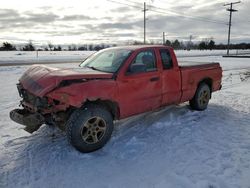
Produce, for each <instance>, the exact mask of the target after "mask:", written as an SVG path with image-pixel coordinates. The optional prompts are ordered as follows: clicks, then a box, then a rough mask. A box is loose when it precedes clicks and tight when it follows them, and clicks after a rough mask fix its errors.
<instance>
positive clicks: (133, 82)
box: [118, 49, 161, 118]
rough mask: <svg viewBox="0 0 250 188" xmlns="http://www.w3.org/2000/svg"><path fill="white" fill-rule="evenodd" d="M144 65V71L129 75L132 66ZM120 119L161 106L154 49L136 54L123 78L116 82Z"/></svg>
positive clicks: (158, 74) (158, 72) (159, 82)
mask: <svg viewBox="0 0 250 188" xmlns="http://www.w3.org/2000/svg"><path fill="white" fill-rule="evenodd" d="M137 63H138V64H141V63H143V64H145V65H146V70H145V72H141V73H131V72H130V66H131V65H132V64H137ZM118 89H119V104H120V110H121V112H120V114H121V117H122V118H123V117H127V116H130V115H134V114H138V113H142V112H146V111H150V110H153V109H156V108H158V107H159V106H160V105H161V77H160V71H159V67H158V65H157V59H156V54H155V50H154V49H147V50H142V51H140V52H138V53H137V54H136V56H135V57H134V59H133V60H132V61H131V63H130V65H129V67H128V68H127V70H126V71H125V74H124V76H123V77H122V78H121V79H120V80H119V81H118Z"/></svg>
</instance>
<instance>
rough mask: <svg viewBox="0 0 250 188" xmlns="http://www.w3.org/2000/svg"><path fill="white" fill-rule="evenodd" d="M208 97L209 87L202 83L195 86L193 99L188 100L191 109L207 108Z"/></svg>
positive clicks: (209, 95)
mask: <svg viewBox="0 0 250 188" xmlns="http://www.w3.org/2000/svg"><path fill="white" fill-rule="evenodd" d="M210 97H211V90H210V87H209V86H208V85H207V84H205V83H202V84H200V85H199V87H198V88H197V90H196V93H195V95H194V97H193V99H192V100H190V101H189V104H190V106H191V108H192V109H194V110H199V111H202V110H205V109H206V108H207V105H208V102H209V100H210Z"/></svg>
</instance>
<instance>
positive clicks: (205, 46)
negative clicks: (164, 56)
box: [165, 39, 250, 50]
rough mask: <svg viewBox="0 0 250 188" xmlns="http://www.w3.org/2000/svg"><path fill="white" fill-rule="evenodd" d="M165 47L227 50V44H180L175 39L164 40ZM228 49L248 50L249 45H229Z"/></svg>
mask: <svg viewBox="0 0 250 188" xmlns="http://www.w3.org/2000/svg"><path fill="white" fill-rule="evenodd" d="M165 45H166V46H171V47H173V48H174V49H183V50H191V49H197V50H215V49H216V50H218V49H220V50H223V49H227V44H222V43H221V44H215V41H214V40H203V41H200V42H197V43H193V42H191V41H188V42H185V43H184V42H182V41H181V42H180V41H178V40H177V39H176V40H174V41H170V40H166V42H165ZM230 49H242V50H245V49H250V43H239V44H230Z"/></svg>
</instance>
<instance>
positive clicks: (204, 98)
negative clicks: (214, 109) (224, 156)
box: [199, 89, 210, 106]
mask: <svg viewBox="0 0 250 188" xmlns="http://www.w3.org/2000/svg"><path fill="white" fill-rule="evenodd" d="M209 99H210V94H209V91H208V90H205V89H204V90H202V91H201V93H200V96H199V104H200V106H206V105H207V104H208V101H209Z"/></svg>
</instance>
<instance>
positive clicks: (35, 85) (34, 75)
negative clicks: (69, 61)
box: [19, 65, 113, 97]
mask: <svg viewBox="0 0 250 188" xmlns="http://www.w3.org/2000/svg"><path fill="white" fill-rule="evenodd" d="M112 76H113V74H112V73H105V72H100V71H95V70H92V69H88V68H75V69H62V68H52V67H47V66H44V65H32V66H31V67H30V68H29V69H28V70H27V71H26V72H24V74H23V75H22V77H21V78H20V79H19V82H20V83H21V85H22V87H23V88H24V89H26V90H28V91H29V92H30V93H33V94H34V95H36V96H40V97H42V96H44V95H45V94H46V93H48V92H50V91H51V90H53V89H54V88H56V87H57V86H58V85H59V84H60V83H61V82H62V81H63V80H80V79H86V80H88V79H111V78H112Z"/></svg>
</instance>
